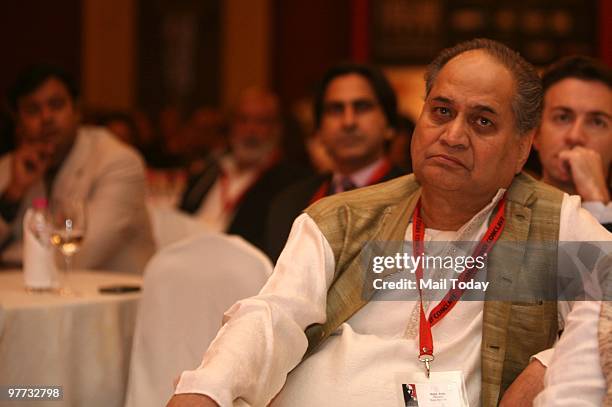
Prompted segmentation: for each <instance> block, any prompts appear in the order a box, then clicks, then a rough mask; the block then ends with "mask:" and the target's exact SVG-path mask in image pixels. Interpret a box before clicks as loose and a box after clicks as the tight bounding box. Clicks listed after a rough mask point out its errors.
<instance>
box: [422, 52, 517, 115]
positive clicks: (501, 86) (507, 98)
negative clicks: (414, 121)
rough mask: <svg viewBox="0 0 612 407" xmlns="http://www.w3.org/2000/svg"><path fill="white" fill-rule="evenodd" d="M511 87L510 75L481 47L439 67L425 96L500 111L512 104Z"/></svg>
mask: <svg viewBox="0 0 612 407" xmlns="http://www.w3.org/2000/svg"><path fill="white" fill-rule="evenodd" d="M514 88H515V85H514V79H513V77H512V75H511V74H510V72H509V71H508V70H507V69H506V68H505V67H504V66H503V65H502V64H501V63H499V62H497V61H496V60H495V59H494V58H493V57H491V56H489V55H488V54H486V53H485V52H483V51H478V50H476V51H468V52H464V53H463V54H460V55H458V56H456V57H455V58H453V59H451V60H450V61H448V62H447V63H446V64H445V65H444V67H442V69H441V70H440V72H439V73H438V75H437V76H436V79H435V81H434V82H433V86H432V89H431V91H430V92H429V95H428V96H427V100H428V101H433V100H445V101H447V102H448V103H452V104H455V105H464V106H467V107H470V108H474V109H480V110H491V111H493V112H496V113H501V112H503V111H506V110H510V109H511V108H512V101H513V97H514V92H515V89H514Z"/></svg>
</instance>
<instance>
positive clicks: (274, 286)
mask: <svg viewBox="0 0 612 407" xmlns="http://www.w3.org/2000/svg"><path fill="white" fill-rule="evenodd" d="M500 196H501V194H498V195H497V196H496V198H495V199H494V200H493V201H492V202H491V203H490V204H489V205H488V206H487V207H486V208H484V209H483V210H482V211H481V212H480V213H479V214H477V215H476V216H474V218H472V219H471V220H470V221H469V222H468V223H466V224H465V225H464V226H463V227H462V228H461V229H460V230H459V231H457V232H450V233H449V232H439V231H433V230H426V235H425V236H426V237H425V239H426V240H429V241H431V240H439V241H449V240H453V239H458V240H479V239H480V238H481V237H482V236H483V235H484V233H485V231H486V228H487V223H488V222H487V220H488V218H489V216H490V214H491V211H492V209H493V208H494V206H495V204H496V202H497V199H499V197H500ZM406 216H410V214H406ZM411 230H412V227H411V225H410V226H409V227H408V230H407V231H406V235H405V236H406V239H407V240H411ZM559 240H564V241H584V240H600V241H601V240H604V241H605V240H610V235H609V233H608V232H607V231H605V230H604V229H603V228H602V227H601V226H600V225H599V223H598V222H597V221H596V220H595V219H594V218H593V217H592V216H591V215H590V214H589V213H588V212H587V211H585V210H583V209H581V208H580V199H579V197H569V196H567V195H566V196H565V197H564V200H563V204H562V208H561V228H560V232H559ZM334 266H335V264H334V256H333V253H332V250H331V248H330V246H329V243H328V242H327V241H326V239H325V237H324V236H323V235H322V233H321V232H320V230H319V229H318V227H317V225H316V224H315V222H314V221H313V220H312V219H311V218H310V217H309V216H308V215H306V214H303V215H301V216H300V217H298V218H297V219H296V221H295V223H294V225H293V229H292V231H291V235H290V237H289V240H288V242H287V246H286V247H285V250H284V251H283V253H282V254H281V256H280V258H279V261H278V263H277V266H276V269H275V271H274V274H273V275H272V277H271V278H270V280H269V281H268V283H267V284H266V286H265V287H264V288H263V289H262V291H261V293H260V294H259V295H258V296H256V297H253V298H250V299H246V300H243V301H240V302H238V303H237V304H235V305H234V306H233V307H232V308H231V309H230V310H229V311H228V313H227V315H228V316H229V317H230V320H229V321H228V323H227V324H226V325H225V326H224V327H223V328H222V329H221V331H220V333H219V335H218V336H217V338H216V339H215V341H214V342H213V343H212V344H211V346H210V348H209V349H208V351H207V352H206V354H205V356H204V360H203V362H202V365H201V366H200V367H199V368H198V369H197V370H194V371H188V372H184V373H183V374H182V376H181V380H180V382H179V384H178V386H177V390H176V393H201V394H207V395H209V396H210V397H211V398H213V399H214V400H216V401H217V402H218V403H219V404H220V405H222V406H231V405H234V403H236V405H240V404H241V403H242V402H246V403H247V404H249V405H253V406H263V405H266V404H267V403H268V402H269V401H270V399H271V398H272V397H274V396H275V395H276V394H277V393H278V392H279V391H280V390H281V388H283V385H284V388H283V389H282V391H281V392H280V394H279V395H278V396H277V397H276V399H275V400H274V401H273V405H290V406H313V405H322V406H327V405H329V406H338V405H350V406H372V405H376V406H394V407H395V406H397V405H398V395H397V392H398V391H401V389H398V388H397V386H396V382H395V377H396V375H397V374H401V373H406V372H408V373H409V372H415V371H421V370H422V369H423V367H422V366H421V364H420V362H418V361H417V358H416V357H417V341H418V338H417V337H416V336H415V335H414V332H416V330H417V329H418V328H417V325H416V324H418V322H417V321H418V319H417V318H414V317H413V315H417V316H418V313H416V312H413V310H414V309H415V306H416V302H399V301H371V302H369V303H368V304H367V305H366V306H365V307H364V308H362V309H361V310H360V311H359V312H358V313H357V314H355V315H354V316H353V317H352V318H351V319H350V320H349V321H347V322H346V323H345V324H343V325H342V326H341V327H340V328H339V329H338V330H337V332H335V333H334V334H333V335H332V336H331V337H330V338H329V339H328V340H326V341H325V343H323V344H322V345H321V347H320V349H319V350H318V351H317V352H316V353H315V354H314V355H312V356H311V357H309V358H308V359H306V360H305V361H304V363H302V364H301V365H300V366H299V368H298V369H296V370H295V371H293V372H292V373H291V374H290V375H289V376H288V377H287V376H286V375H287V373H288V372H289V371H291V370H292V369H293V368H294V367H295V366H296V365H297V364H298V363H299V362H300V360H301V358H302V355H303V354H304V352H305V350H306V347H307V341H306V337H305V335H304V333H303V331H304V329H305V328H306V327H307V326H309V325H310V324H312V323H322V322H324V320H325V304H326V293H327V290H328V288H329V286H330V284H331V281H332V278H333V273H334ZM482 315H483V303H482V302H475V301H463V302H459V303H458V304H457V305H456V307H455V308H454V309H453V310H452V311H451V312H450V313H449V314H448V315H447V316H446V317H445V318H444V319H443V320H442V321H441V322H440V323H439V324H437V325H436V326H435V327H434V328H433V335H434V341H435V347H436V352H435V353H436V360H435V362H434V364H433V370H434V371H443V370H461V371H462V372H463V374H464V376H465V378H466V384H467V392H468V398H469V401H470V405H474V406H477V405H479V404H480V400H479V399H480V379H481V372H480V354H481V353H480V347H481V338H482ZM541 361H542V362H543V363H544V364H546V363H547V360H546V358H545V357H543V358H542V359H541ZM286 377H287V378H286ZM285 381H286V383H285Z"/></svg>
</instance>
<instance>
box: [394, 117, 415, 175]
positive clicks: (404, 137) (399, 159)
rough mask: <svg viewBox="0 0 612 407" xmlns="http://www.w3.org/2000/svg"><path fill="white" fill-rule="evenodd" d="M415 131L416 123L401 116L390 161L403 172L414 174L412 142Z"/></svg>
mask: <svg viewBox="0 0 612 407" xmlns="http://www.w3.org/2000/svg"><path fill="white" fill-rule="evenodd" d="M413 131H414V122H413V121H412V120H410V119H409V118H408V117H406V116H404V115H399V117H398V120H397V131H396V133H395V137H394V138H393V140H391V147H389V160H391V163H392V164H393V165H395V166H396V167H398V168H401V170H402V171H403V172H405V173H406V174H409V173H411V172H412V159H411V158H410V140H412V132H413Z"/></svg>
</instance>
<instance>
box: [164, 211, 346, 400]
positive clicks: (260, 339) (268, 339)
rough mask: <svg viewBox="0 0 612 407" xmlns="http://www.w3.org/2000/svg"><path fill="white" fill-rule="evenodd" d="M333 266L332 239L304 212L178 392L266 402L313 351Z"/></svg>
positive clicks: (234, 308)
mask: <svg viewBox="0 0 612 407" xmlns="http://www.w3.org/2000/svg"><path fill="white" fill-rule="evenodd" d="M245 272H248V270H245ZM333 272H334V258H333V253H332V250H331V248H330V247H329V244H328V243H327V241H326V240H325V238H324V237H323V235H322V234H321V232H320V231H319V229H318V227H317V226H316V224H315V223H314V221H313V220H312V219H311V218H310V217H308V216H307V215H301V216H300V217H298V218H297V220H296V221H295V223H294V225H293V228H292V231H291V234H290V236H289V240H288V242H287V246H286V247H285V250H284V251H283V253H282V254H281V256H280V258H279V260H278V263H277V265H276V268H275V270H274V273H273V274H272V276H271V277H270V280H269V281H268V282H267V283H266V285H265V286H264V287H263V289H262V290H261V292H260V293H259V294H258V295H257V296H255V297H251V298H247V299H244V300H242V301H239V302H237V303H236V304H234V305H233V306H232V307H231V308H230V309H229V310H228V311H227V312H226V314H225V318H224V321H225V324H224V325H223V328H222V329H221V330H220V331H219V333H218V334H217V337H216V338H215V340H214V341H213V342H212V343H211V345H210V347H209V348H208V350H207V351H206V353H205V355H204V359H203V361H202V364H201V365H200V367H198V368H197V369H196V370H193V371H186V372H183V374H182V375H181V378H180V380H179V383H178V385H177V388H176V392H175V394H184V393H198V394H205V395H207V396H209V397H210V398H212V399H213V400H215V401H216V402H217V403H218V404H220V405H221V406H231V405H233V403H234V401H236V400H242V401H244V402H246V403H247V404H249V405H266V404H267V403H268V402H269V401H270V400H271V399H272V398H273V397H274V396H275V395H276V394H277V393H278V392H279V391H280V389H281V388H282V386H283V385H284V383H285V379H286V377H287V374H288V373H289V372H290V371H291V370H292V369H293V368H294V367H295V366H296V365H297V364H298V363H299V362H300V360H301V359H302V357H303V355H304V353H305V352H306V349H307V345H308V344H307V339H306V336H305V335H304V330H305V328H306V327H307V326H309V325H311V324H313V323H322V322H324V321H325V308H326V296H327V289H328V287H329V284H330V283H331V280H332V278H333ZM194 323H197V321H194ZM173 405H176V404H173Z"/></svg>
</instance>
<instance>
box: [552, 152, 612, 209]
mask: <svg viewBox="0 0 612 407" xmlns="http://www.w3.org/2000/svg"><path fill="white" fill-rule="evenodd" d="M559 158H560V159H561V161H562V162H563V163H565V165H566V166H567V167H568V170H569V172H570V173H571V176H572V180H573V182H574V186H575V188H576V192H577V193H578V195H580V196H581V197H582V200H583V201H585V202H591V201H597V202H603V203H604V204H607V203H608V202H609V201H610V194H609V192H608V184H607V183H606V177H607V174H606V173H605V169H604V167H603V163H602V160H601V155H600V154H599V153H598V152H597V151H594V150H591V149H588V148H585V147H582V146H576V147H574V148H573V149H571V150H565V151H562V152H561V153H559Z"/></svg>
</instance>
